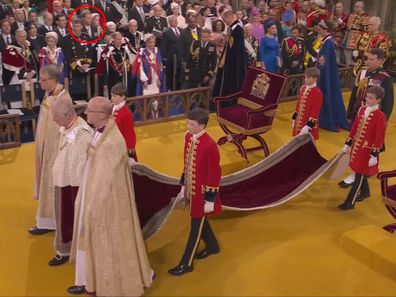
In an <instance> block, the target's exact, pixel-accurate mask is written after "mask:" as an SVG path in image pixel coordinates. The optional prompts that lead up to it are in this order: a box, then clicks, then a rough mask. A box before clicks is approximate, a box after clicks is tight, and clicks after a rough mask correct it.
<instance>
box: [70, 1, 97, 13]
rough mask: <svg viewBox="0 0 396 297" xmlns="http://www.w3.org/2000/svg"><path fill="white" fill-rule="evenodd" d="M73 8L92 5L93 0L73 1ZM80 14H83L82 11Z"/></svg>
mask: <svg viewBox="0 0 396 297" xmlns="http://www.w3.org/2000/svg"><path fill="white" fill-rule="evenodd" d="M71 3H72V4H71V7H73V8H77V7H79V6H81V5H87V4H88V5H92V3H93V2H92V0H71ZM80 12H81V10H80Z"/></svg>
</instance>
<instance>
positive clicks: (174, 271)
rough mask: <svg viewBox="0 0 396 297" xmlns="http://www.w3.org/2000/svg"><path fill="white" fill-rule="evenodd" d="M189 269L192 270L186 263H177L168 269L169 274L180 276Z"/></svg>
mask: <svg viewBox="0 0 396 297" xmlns="http://www.w3.org/2000/svg"><path fill="white" fill-rule="evenodd" d="M191 271H193V267H192V266H188V265H186V264H179V265H177V266H176V267H174V268H172V269H169V270H168V272H169V273H170V274H172V275H175V276H180V275H183V274H185V273H188V272H191Z"/></svg>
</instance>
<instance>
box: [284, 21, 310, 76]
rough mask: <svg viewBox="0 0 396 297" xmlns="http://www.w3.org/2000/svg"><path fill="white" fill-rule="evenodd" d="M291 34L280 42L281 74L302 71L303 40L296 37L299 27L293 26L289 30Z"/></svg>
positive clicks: (303, 56)
mask: <svg viewBox="0 0 396 297" xmlns="http://www.w3.org/2000/svg"><path fill="white" fill-rule="evenodd" d="M291 32H292V36H291V37H287V38H285V39H283V42H282V47H281V48H282V60H283V65H282V68H281V74H282V75H290V74H298V73H302V72H303V71H304V58H305V44H304V43H305V42H304V39H302V38H300V37H298V36H299V34H300V29H299V27H297V26H295V27H293V28H292V30H291Z"/></svg>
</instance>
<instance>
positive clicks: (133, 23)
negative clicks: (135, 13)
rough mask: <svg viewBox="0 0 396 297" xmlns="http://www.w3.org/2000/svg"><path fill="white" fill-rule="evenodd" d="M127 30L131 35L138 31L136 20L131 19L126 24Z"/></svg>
mask: <svg viewBox="0 0 396 297" xmlns="http://www.w3.org/2000/svg"><path fill="white" fill-rule="evenodd" d="M128 29H129V31H130V32H131V33H135V32H136V31H137V29H138V23H137V21H136V20H134V19H132V20H130V21H129V22H128Z"/></svg>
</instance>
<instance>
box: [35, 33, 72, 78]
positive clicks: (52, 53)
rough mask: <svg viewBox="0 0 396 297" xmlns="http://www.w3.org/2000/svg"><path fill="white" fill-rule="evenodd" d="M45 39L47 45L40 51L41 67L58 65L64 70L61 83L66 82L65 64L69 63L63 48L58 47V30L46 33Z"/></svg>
mask: <svg viewBox="0 0 396 297" xmlns="http://www.w3.org/2000/svg"><path fill="white" fill-rule="evenodd" d="M45 41H46V43H47V46H45V47H43V48H42V49H41V50H40V52H39V57H40V67H42V66H45V65H51V64H54V65H57V66H58V67H59V68H60V69H61V71H62V76H61V84H64V80H65V77H66V67H65V65H67V63H66V61H65V56H64V54H63V51H62V48H60V47H57V43H58V34H57V33H56V32H48V33H46V34H45Z"/></svg>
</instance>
